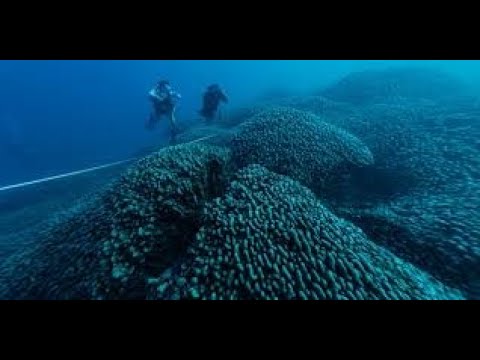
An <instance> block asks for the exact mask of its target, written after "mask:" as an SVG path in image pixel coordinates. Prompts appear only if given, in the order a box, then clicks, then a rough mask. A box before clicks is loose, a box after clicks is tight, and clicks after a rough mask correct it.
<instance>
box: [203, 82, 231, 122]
mask: <svg viewBox="0 0 480 360" xmlns="http://www.w3.org/2000/svg"><path fill="white" fill-rule="evenodd" d="M222 102H223V103H228V97H227V95H226V93H225V92H224V91H223V90H222V89H221V88H220V86H219V85H217V84H213V85H210V86H209V87H208V88H207V91H206V92H205V94H203V108H202V110H200V115H201V116H203V117H204V118H205V120H206V121H207V122H211V121H212V120H213V119H214V118H215V116H216V115H217V112H218V108H219V106H220V103H222Z"/></svg>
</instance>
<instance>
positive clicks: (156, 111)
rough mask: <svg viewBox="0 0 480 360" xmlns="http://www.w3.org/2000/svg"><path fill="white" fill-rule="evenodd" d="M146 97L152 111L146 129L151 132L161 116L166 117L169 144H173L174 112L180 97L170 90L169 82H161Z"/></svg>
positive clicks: (175, 128) (175, 130) (175, 131)
mask: <svg viewBox="0 0 480 360" xmlns="http://www.w3.org/2000/svg"><path fill="white" fill-rule="evenodd" d="M148 97H149V99H150V101H151V102H152V104H153V111H152V113H151V114H150V118H149V119H148V122H147V125H146V127H147V129H149V130H152V129H153V128H154V126H155V124H156V123H157V122H158V121H159V120H160V119H161V118H162V116H167V117H168V118H169V120H170V134H171V137H170V142H171V143H174V142H175V136H176V134H177V123H176V119H175V110H176V106H177V103H178V101H179V100H180V99H181V98H182V96H181V95H180V94H179V93H177V92H176V91H174V90H173V89H172V87H171V85H170V82H169V81H167V80H161V81H159V82H158V83H157V84H156V85H155V87H154V88H153V89H152V90H150V92H149V93H148Z"/></svg>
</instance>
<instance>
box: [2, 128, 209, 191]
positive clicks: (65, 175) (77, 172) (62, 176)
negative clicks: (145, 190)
mask: <svg viewBox="0 0 480 360" xmlns="http://www.w3.org/2000/svg"><path fill="white" fill-rule="evenodd" d="M215 136H218V135H210V136H205V137H203V138H200V139H197V140H193V141H190V142H188V143H184V144H181V145H187V144H194V143H197V142H200V141H204V140H208V139H210V138H212V137H215ZM138 159H139V158H131V159H127V160H122V161H116V162H113V163H109V164H105V165H101V166H95V167H91V168H88V169H84V170H78V171H73V172H70V173H66V174H61V175H56V176H50V177H46V178H43V179H37V180H33V181H27V182H24V183H20V184H15V185H8V186H4V187H2V188H0V192H2V191H7V190H14V189H18V188H23V187H27V186H32V185H37V184H41V183H45V182H49V181H53V180H58V179H64V178H67V177H72V176H77V175H81V174H86V173H89V172H93V171H98V170H102V169H106V168H110V167H113V166H118V165H121V164H125V163H127V162H132V161H135V160H138Z"/></svg>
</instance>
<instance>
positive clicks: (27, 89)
mask: <svg viewBox="0 0 480 360" xmlns="http://www.w3.org/2000/svg"><path fill="white" fill-rule="evenodd" d="M394 65H400V66H402V65H409V66H412V65H422V66H430V67H435V68H440V69H445V70H448V71H450V72H452V73H454V74H456V75H457V76H459V77H461V78H462V79H464V80H466V81H468V82H470V83H472V84H478V79H480V70H479V67H478V63H477V62H475V61H392V60H389V61H352V60H348V61H312V60H304V61H303V60H302V61H294V60H289V61H278V60H270V61H267V60H262V61H249V60H248V61H247V60H232V61H218V60H217V61H213V60H208V61H183V60H182V61H173V60H172V61H139V60H133V61H129V60H121V61H117V60H115V61H103V60H92V61H84V60H78V61H77V60H68V61H55V60H53V61H45V60H40V61H31V60H28V61H5V60H2V61H0V97H1V99H2V101H1V102H0V144H1V148H0V164H1V167H2V171H1V172H0V185H8V184H11V183H15V182H20V181H28V180H31V179H35V178H37V177H43V176H50V175H54V174H57V173H61V172H67V171H73V170H75V169H78V168H82V167H88V166H94V165H96V164H101V163H104V162H108V161H114V160H117V159H122V158H124V157H127V156H129V155H130V154H131V153H132V152H135V151H136V150H138V149H139V148H141V147H143V146H149V145H151V144H154V143H155V142H156V141H159V140H160V141H163V140H165V138H166V136H167V133H168V131H167V126H166V123H165V124H162V125H163V126H161V127H160V128H159V129H158V130H157V131H155V132H153V133H151V132H146V131H145V129H144V122H145V119H146V118H147V116H148V113H149V111H150V109H149V103H148V101H147V97H146V94H147V92H148V91H149V89H150V88H151V87H152V86H153V84H154V83H155V82H156V81H157V80H158V79H163V78H167V79H169V80H171V82H172V83H173V84H174V86H175V87H176V88H177V89H178V90H179V91H180V92H181V93H182V95H183V100H182V102H181V103H180V104H179V108H178V112H179V115H178V116H179V118H180V119H190V118H192V117H193V118H195V117H196V111H197V110H198V109H199V108H200V105H201V94H202V92H203V90H204V88H205V87H206V86H207V85H209V84H210V83H213V82H218V83H220V84H222V86H224V87H225V88H226V89H228V92H229V95H230V97H231V99H232V101H231V104H232V105H231V106H237V105H241V104H245V103H246V102H248V101H249V100H252V99H254V98H255V97H256V96H258V95H259V94H261V93H262V92H265V91H268V90H270V89H282V90H283V89H285V90H287V91H291V92H300V93H301V92H307V91H310V90H315V89H321V88H322V87H324V86H326V85H328V84H330V83H332V82H334V81H335V80H337V79H339V78H340V77H341V76H343V75H346V74H348V73H349V72H352V71H359V70H366V69H380V68H385V67H389V66H394Z"/></svg>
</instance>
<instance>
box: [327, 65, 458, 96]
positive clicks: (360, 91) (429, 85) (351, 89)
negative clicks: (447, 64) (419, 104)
mask: <svg viewBox="0 0 480 360" xmlns="http://www.w3.org/2000/svg"><path fill="white" fill-rule="evenodd" d="M465 91H466V90H465V88H464V86H463V84H462V83H461V82H460V81H459V80H457V79H456V78H454V77H453V76H450V75H449V74H447V73H444V72H442V71H439V70H433V69H429V68H412V67H408V68H407V67H405V68H389V69H385V70H371V71H359V72H355V73H350V74H348V75H347V76H345V77H344V78H343V79H342V80H341V81H339V82H338V83H336V84H334V85H332V86H330V87H329V88H328V89H326V90H325V91H323V92H322V95H324V96H325V97H327V98H329V99H332V100H335V101H341V102H349V103H352V104H355V105H365V104H372V103H379V102H395V101H398V100H401V99H403V98H415V99H433V100H438V99H442V98H445V97H449V96H458V95H459V94H463V93H464V92H465Z"/></svg>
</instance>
